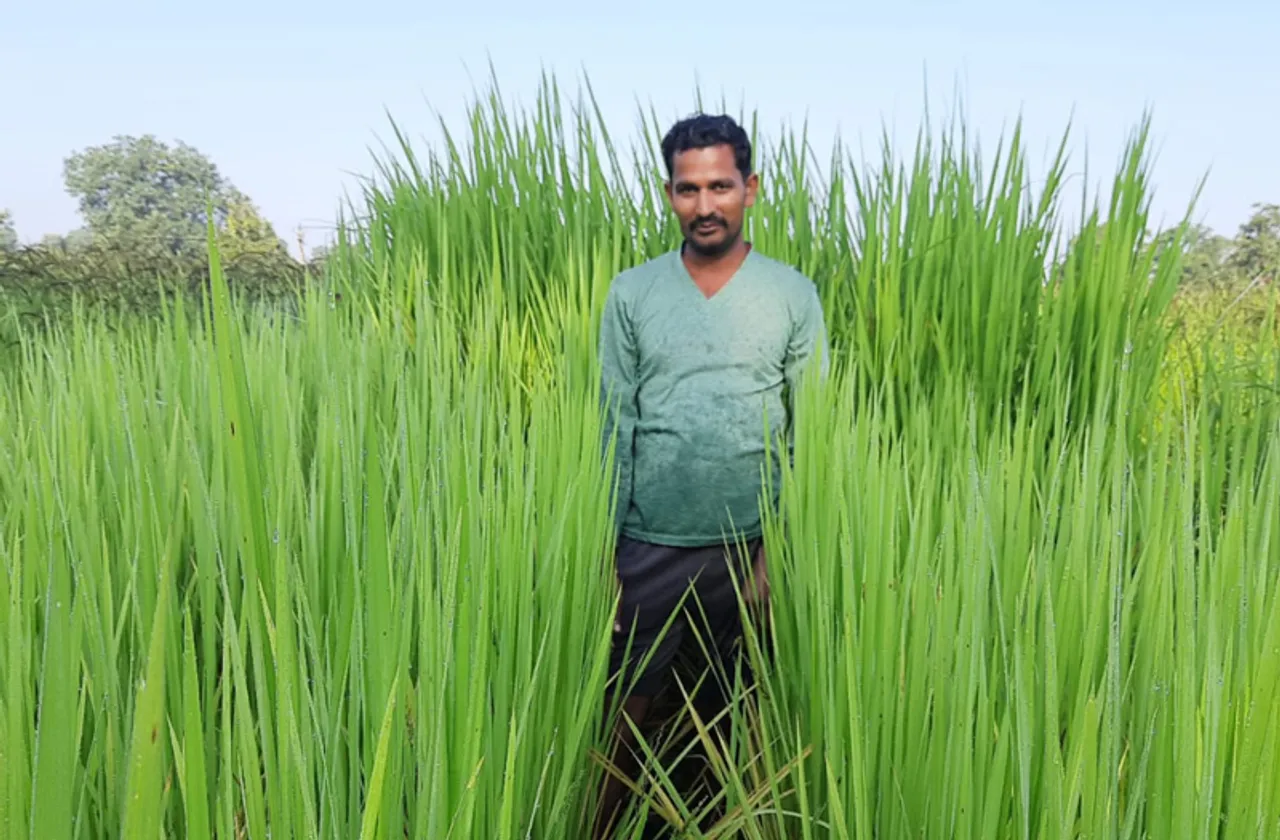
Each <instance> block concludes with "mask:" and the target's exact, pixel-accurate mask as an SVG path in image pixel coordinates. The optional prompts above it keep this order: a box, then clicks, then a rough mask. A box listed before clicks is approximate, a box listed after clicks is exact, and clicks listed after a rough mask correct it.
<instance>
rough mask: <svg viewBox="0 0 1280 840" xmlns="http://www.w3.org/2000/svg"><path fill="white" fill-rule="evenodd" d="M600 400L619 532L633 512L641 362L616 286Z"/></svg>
mask: <svg viewBox="0 0 1280 840" xmlns="http://www.w3.org/2000/svg"><path fill="white" fill-rule="evenodd" d="M599 353H600V367H601V382H600V399H601V406H602V408H603V409H604V439H603V446H604V449H605V453H606V454H607V452H608V447H609V445H610V444H611V443H615V439H614V435H615V433H616V445H615V449H614V472H613V476H614V480H615V481H616V482H617V507H616V516H615V527H616V528H617V530H618V531H619V532H620V531H621V529H622V524H623V523H624V522H625V521H626V518H627V514H628V513H629V512H630V509H631V496H632V476H633V473H634V448H633V447H634V439H635V426H636V416H637V409H636V387H637V379H638V368H639V359H638V355H637V349H636V340H635V335H634V333H633V332H632V328H631V322H630V319H629V318H628V317H627V313H626V311H625V310H624V308H623V302H622V300H621V299H620V297H619V294H618V287H617V285H616V284H615V285H614V286H613V287H611V288H610V290H609V293H608V295H607V297H606V299H605V305H604V313H603V316H602V318H601V322H600V347H599Z"/></svg>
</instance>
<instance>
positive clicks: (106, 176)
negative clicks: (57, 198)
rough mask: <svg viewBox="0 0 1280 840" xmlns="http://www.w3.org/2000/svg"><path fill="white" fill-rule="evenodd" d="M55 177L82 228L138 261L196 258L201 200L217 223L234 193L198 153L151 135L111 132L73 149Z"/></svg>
mask: <svg viewBox="0 0 1280 840" xmlns="http://www.w3.org/2000/svg"><path fill="white" fill-rule="evenodd" d="M63 177H64V180H65V182H66V188H67V192H68V193H70V194H71V196H72V197H73V198H75V199H76V201H77V203H78V206H79V210H80V214H81V215H82V216H83V217H84V219H85V221H86V222H87V223H88V226H89V229H90V230H91V231H92V232H93V233H94V234H95V235H96V236H99V237H102V238H104V239H107V240H110V241H112V242H115V243H117V244H119V245H123V246H127V248H128V250H129V251H130V252H132V253H134V254H136V255H137V256H138V257H139V258H143V259H145V258H147V257H152V256H155V255H164V256H166V257H179V258H181V257H185V258H188V259H191V258H196V259H203V258H204V231H205V225H206V223H207V221H208V219H206V201H208V202H211V203H212V205H213V208H214V218H213V222H214V224H215V226H216V227H219V228H221V227H222V225H223V224H224V223H225V221H226V216H227V213H228V210H229V205H230V203H231V202H232V201H233V200H234V198H235V197H236V191H235V188H234V187H233V186H232V185H231V184H230V183H229V182H228V181H227V180H226V179H225V178H224V177H223V176H222V174H221V173H220V172H219V171H218V168H217V166H216V165H214V163H213V162H212V161H210V160H209V159H208V158H207V157H205V156H204V155H203V154H201V153H200V152H199V151H198V150H196V149H194V148H192V147H191V146H188V145H187V144H186V143H181V142H179V143H177V144H175V145H174V146H172V147H171V146H169V145H167V144H165V143H163V142H161V141H159V140H157V139H156V138H155V137H153V136H151V135H146V136H143V137H115V138H113V140H112V142H110V143H107V144H104V145H100V146H91V147H89V148H87V149H84V150H82V151H79V152H76V153H74V154H72V155H71V156H70V157H68V158H67V159H66V161H65V162H64V165H63Z"/></svg>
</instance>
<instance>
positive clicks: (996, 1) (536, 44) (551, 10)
mask: <svg viewBox="0 0 1280 840" xmlns="http://www.w3.org/2000/svg"><path fill="white" fill-rule="evenodd" d="M8 5H9V8H7V9H6V10H5V12H4V14H3V16H2V17H0V20H2V21H3V23H2V24H0V79H3V80H4V88H5V90H4V99H5V106H4V108H3V109H0V207H8V208H9V209H10V210H12V211H13V213H14V215H15V218H16V223H17V228H18V232H19V235H20V237H21V238H22V239H23V240H26V241H29V240H35V239H38V238H39V237H40V236H42V235H43V234H45V233H50V232H56V233H64V232H66V231H67V230H69V229H71V228H73V227H75V226H76V225H78V224H79V219H78V216H77V213H76V208H75V205H74V202H73V201H72V199H71V198H70V197H69V196H68V195H67V194H66V193H65V192H64V190H63V186H62V176H61V166H62V160H63V158H64V157H65V156H66V155H68V154H69V153H71V152H72V151H74V150H77V149H81V148H84V147H85V146H88V145H95V144H99V143H104V142H107V141H109V139H110V138H111V137H112V135H115V134H144V133H153V134H156V135H157V136H159V137H160V138H161V139H164V140H166V141H173V140H176V139H181V140H185V141H186V142H188V143H191V144H192V145H194V146H196V147H197V148H199V149H200V150H201V151H203V152H205V153H206V154H208V155H209V156H210V157H211V158H212V159H213V160H214V162H215V163H216V164H217V165H218V167H219V168H220V169H221V170H222V172H223V173H224V174H225V175H226V176H228V177H229V178H230V179H231V180H232V181H233V182H234V183H235V184H236V185H237V186H238V187H240V188H241V189H242V190H244V191H245V192H246V193H248V194H249V195H250V197H251V198H253V200H254V201H255V202H257V204H258V205H259V207H260V208H261V209H262V210H263V212H264V213H265V214H266V216H267V217H268V218H269V219H270V220H271V221H272V222H273V223H274V224H275V225H276V229H277V232H278V233H280V234H281V235H282V236H283V237H285V239H286V240H287V241H288V242H289V243H290V245H291V247H295V248H296V245H295V244H294V243H295V238H296V233H295V231H296V229H297V227H298V226H299V225H302V226H304V227H305V228H306V241H307V243H308V247H311V246H314V245H315V244H318V243H319V242H320V241H321V240H322V239H323V235H324V231H323V228H324V227H325V226H326V225H327V224H329V223H331V222H332V219H333V218H334V215H335V211H336V209H337V204H338V201H339V200H340V198H341V195H342V191H343V189H344V187H348V186H350V185H351V184H352V183H353V180H352V177H351V175H350V174H349V173H365V174H367V173H369V172H370V171H371V157H370V154H371V150H372V149H375V148H377V147H378V145H379V144H380V143H381V142H383V141H384V140H389V138H390V131H389V124H388V122H387V119H386V111H389V112H390V113H391V115H392V116H394V117H395V119H396V120H397V121H398V122H399V123H401V124H402V125H403V126H404V127H405V128H407V129H408V130H409V131H410V132H411V133H412V135H413V136H414V137H415V138H430V137H434V136H435V127H434V122H433V115H432V111H431V108H432V107H434V108H436V109H439V110H440V111H442V112H443V113H444V115H445V116H446V118H448V119H449V120H450V121H451V122H453V121H456V120H457V119H458V118H459V117H460V116H461V114H462V106H463V105H464V103H465V101H466V98H467V97H468V95H469V94H470V93H471V91H472V90H473V85H478V84H483V83H484V82H485V81H486V78H485V77H486V74H487V62H488V61H489V59H490V57H491V58H492V60H493V62H494V64H495V65H496V68H497V71H498V73H499V80H500V83H501V84H502V85H503V86H504V89H505V93H506V94H508V95H509V96H514V97H518V98H520V99H523V100H525V101H529V98H530V97H531V95H532V92H533V90H534V88H535V86H536V84H537V74H538V72H539V69H540V67H543V66H545V67H547V68H549V69H553V70H555V71H556V72H557V74H558V75H559V78H560V79H561V81H562V83H565V84H567V85H568V86H569V87H570V89H573V88H575V87H576V81H577V77H578V75H579V74H580V73H581V72H582V71H583V70H585V71H586V72H587V73H588V74H589V75H590V78H591V81H592V84H593V86H594V87H595V89H596V92H597V94H598V96H599V98H600V99H601V102H602V104H603V106H604V111H605V114H606V116H608V117H609V118H610V119H611V120H614V121H616V125H615V126H614V131H615V134H616V135H620V136H621V137H622V138H623V139H624V140H626V141H628V142H629V141H631V140H632V139H634V138H636V137H637V136H638V135H637V133H636V131H637V122H636V100H637V99H639V100H640V101H642V102H644V103H646V104H647V103H650V102H651V103H652V104H653V105H654V106H655V107H656V108H657V110H658V113H659V115H660V116H662V117H664V118H674V117H676V116H679V115H682V114H684V113H685V112H687V111H689V110H690V109H691V107H692V91H693V87H694V83H695V80H697V81H700V83H701V85H702V88H703V90H704V91H706V92H707V93H711V94H715V95H716V98H717V99H718V96H719V94H720V93H721V92H722V91H723V92H724V94H725V95H726V96H727V98H728V99H729V101H730V103H731V104H732V105H733V106H734V107H735V108H736V106H737V104H738V103H739V102H742V101H745V102H746V103H747V104H748V106H749V107H755V108H758V109H759V111H760V113H761V116H762V118H763V120H764V123H763V124H764V126H765V127H766V128H769V127H772V126H774V125H776V124H777V123H778V121H779V120H782V119H791V120H800V119H803V118H804V117H805V115H806V114H807V115H808V117H809V120H810V125H811V134H812V137H813V138H814V141H815V143H816V144H817V146H818V148H819V150H820V151H822V152H825V151H826V150H827V148H829V146H830V141H831V138H832V137H833V136H834V131H835V130H836V129H837V128H839V130H840V131H841V132H842V134H843V135H844V136H845V137H846V139H849V140H854V141H856V140H857V139H858V138H860V137H861V138H862V139H864V140H865V141H867V142H868V143H869V144H874V143H875V142H876V140H877V134H878V132H879V130H880V126H881V123H882V120H883V121H887V122H888V123H889V124H890V125H891V126H893V127H895V128H896V130H897V132H898V133H899V134H900V135H901V136H902V138H903V140H904V142H910V141H911V139H912V137H913V135H914V132H915V129H916V128H917V127H918V125H919V120H920V116H921V107H922V104H923V102H924V99H923V91H924V89H925V79H926V74H927V79H928V87H929V89H930V90H931V94H930V96H931V97H932V98H933V99H934V100H935V102H938V103H942V104H949V103H950V102H951V95H952V94H953V93H954V91H955V90H956V88H957V85H958V86H959V88H960V90H961V92H962V96H963V102H964V105H965V108H966V111H967V113H968V124H969V125H970V126H971V127H972V128H973V129H974V130H976V131H977V132H978V134H979V135H980V137H982V138H983V139H984V141H986V143H987V144H993V143H994V140H995V139H996V138H997V136H998V135H999V134H1000V133H1001V132H1002V130H1003V129H1004V128H1005V127H1006V126H1007V125H1008V123H1009V122H1010V121H1011V120H1012V119H1014V118H1015V117H1016V116H1017V115H1018V114H1019V113H1021V114H1022V116H1023V117H1024V118H1025V121H1026V125H1027V130H1028V132H1029V137H1030V138H1031V140H1032V141H1033V145H1032V147H1031V150H1032V151H1033V152H1034V156H1033V158H1032V163H1033V164H1036V165H1038V164H1039V163H1040V162H1041V160H1042V158H1043V152H1044V150H1045V148H1046V146H1048V145H1050V144H1051V143H1052V141H1054V140H1056V139H1057V138H1058V137H1060V135H1061V132H1062V130H1063V129H1064V128H1065V126H1066V124H1067V120H1068V119H1070V118H1072V117H1073V114H1074V121H1075V138H1076V148H1077V149H1078V150H1082V149H1083V143H1084V142H1086V141H1087V143H1088V147H1089V153H1090V179H1091V180H1092V181H1094V182H1096V181H1097V180H1098V179H1099V178H1102V177H1106V176H1108V175H1110V174H1111V172H1112V171H1113V168H1114V165H1115V162H1116V160H1117V155H1118V153H1119V151H1120V149H1121V144H1122V143H1123V141H1124V139H1125V137H1126V135H1127V134H1128V133H1129V132H1130V130H1131V129H1132V128H1133V127H1134V125H1135V124H1136V122H1137V121H1138V120H1139V119H1140V117H1141V115H1142V111H1143V109H1144V108H1145V107H1148V106H1150V107H1151V108H1152V109H1153V110H1154V140H1155V142H1156V147H1155V151H1156V152H1157V154H1158V158H1157V159H1156V163H1155V168H1154V176H1155V185H1156V188H1157V190H1158V192H1157V193H1156V197H1155V205H1154V207H1155V210H1156V212H1157V214H1158V215H1161V216H1165V217H1167V219H1168V220H1170V221H1172V220H1173V219H1174V218H1175V217H1178V216H1180V215H1181V213H1182V211H1183V210H1184V209H1185V207H1186V202H1187V201H1188V199H1189V198H1190V196H1191V193H1192V190H1193V188H1194V186H1195V184H1196V181H1197V180H1198V179H1199V177H1200V176H1202V175H1204V174H1205V173H1206V171H1208V173H1209V181H1208V185H1207V188H1206V191H1205V193H1204V194H1203V196H1202V198H1201V202H1200V204H1199V214H1198V215H1199V217H1200V218H1201V219H1202V220H1203V221H1205V222H1206V223H1208V224H1210V225H1212V226H1214V227H1215V228H1218V229H1219V230H1221V231H1223V232H1226V233H1234V232H1235V228H1236V226H1237V225H1239V224H1240V223H1241V222H1242V221H1243V220H1244V219H1245V218H1246V217H1247V216H1248V214H1249V206H1250V204H1251V203H1253V202H1255V201H1273V202H1280V155H1278V153H1277V152H1276V144H1277V140H1278V139H1280V109H1278V108H1277V107H1276V103H1280V65H1277V63H1276V61H1275V58H1274V55H1275V50H1276V49H1277V47H1276V44H1277V41H1276V34H1277V33H1280V9H1278V8H1277V7H1276V6H1275V5H1274V4H1269V3H1263V2H1261V0H1256V2H1254V3H1252V4H1250V3H1246V2H1242V0H1223V2H1221V3H1219V4H1218V5H1217V6H1213V5H1211V4H1208V3H1188V2H1183V0H1164V2H1158V3H1157V2H1151V0H1141V2H1138V1H1137V0H1127V2H1126V0H1120V2H1117V3H1115V4H1111V3H1102V2H1096V0H1077V2H1072V3H1061V4H1058V6H1057V7H1056V8H1053V7H1049V6H1046V5H1040V4H1032V3H1027V2H1012V0H972V2H968V3H963V4H961V3H952V4H943V3H940V2H935V3H906V2H900V3H888V2H880V3H874V4H862V3H852V2H847V3H837V2H831V3H820V2H792V3H769V4H765V3H759V2H747V1H746V0H744V2H739V3H736V4H735V3H731V2H730V3H718V4H709V3H689V2H684V3H672V2H653V3H648V4H642V3H627V4H624V5H619V6H617V7H615V8H616V9H617V11H612V12H608V11H603V10H604V9H606V8H607V6H606V4H603V3H599V2H597V3H585V2H569V1H568V0H555V2H552V0H543V2H539V3H538V4H537V5H536V6H522V5H521V4H518V3H513V2H511V0H496V1H495V2H488V3H486V2H483V0H481V1H480V2H474V3H469V4H455V5H448V6H444V5H439V6H437V5H435V4H432V3H429V2H428V3H407V2H403V0H394V2H384V3H381V4H375V3H351V2H333V0H321V1H320V2H308V3H304V2H298V0H275V2H264V3H261V4H260V3H257V2H251V0H222V1H221V2H218V3H207V4H202V3H198V2H197V3H183V4H178V3H171V4H162V3H160V2H158V0H152V2H141V0H117V2H113V3H95V4H90V3H88V2H83V1H82V2H70V1H69V0H15V2H14V3H11V4H8ZM826 85H830V88H829V89H825V90H820V88H822V87H823V86H826ZM384 109H385V110H384ZM871 151H874V149H873V148H872V149H871ZM1076 161H1077V163H1082V162H1083V157H1082V156H1077V157H1076ZM1076 168H1077V169H1078V168H1079V167H1078V166H1077V167H1076Z"/></svg>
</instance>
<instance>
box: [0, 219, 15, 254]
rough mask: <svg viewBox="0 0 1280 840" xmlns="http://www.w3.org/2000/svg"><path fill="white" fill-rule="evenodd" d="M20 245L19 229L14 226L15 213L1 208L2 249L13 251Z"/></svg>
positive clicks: (0, 246)
mask: <svg viewBox="0 0 1280 840" xmlns="http://www.w3.org/2000/svg"><path fill="white" fill-rule="evenodd" d="M17 247H18V231H17V229H16V228H15V227H14V226H13V214H12V213H10V212H9V211H8V210H0V251H12V250H13V249H14V248H17Z"/></svg>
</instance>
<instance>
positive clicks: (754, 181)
mask: <svg viewBox="0 0 1280 840" xmlns="http://www.w3.org/2000/svg"><path fill="white" fill-rule="evenodd" d="M759 192H760V175H759V173H756V172H752V173H751V174H750V175H748V176H747V206H748V207H751V206H753V205H754V204H755V203H756V196H757V195H758V194H759Z"/></svg>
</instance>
